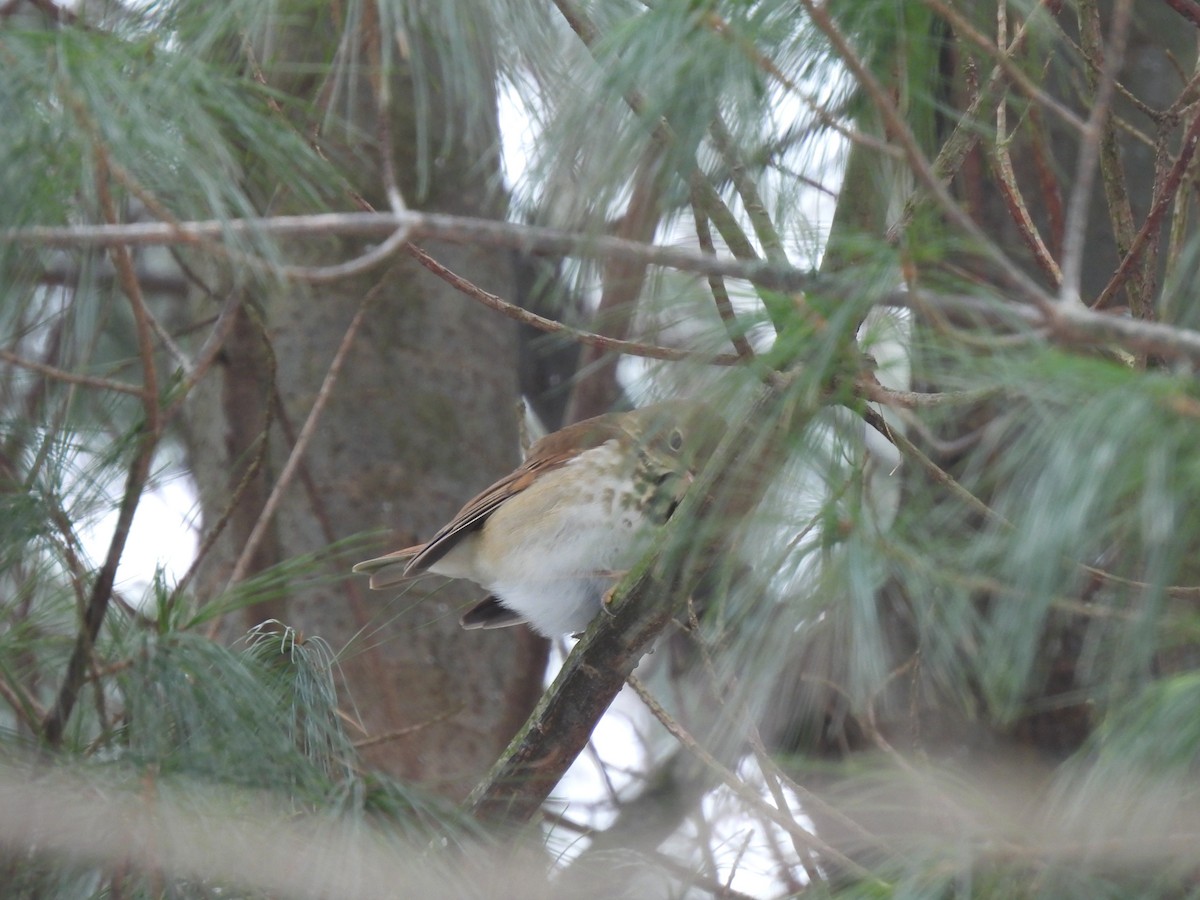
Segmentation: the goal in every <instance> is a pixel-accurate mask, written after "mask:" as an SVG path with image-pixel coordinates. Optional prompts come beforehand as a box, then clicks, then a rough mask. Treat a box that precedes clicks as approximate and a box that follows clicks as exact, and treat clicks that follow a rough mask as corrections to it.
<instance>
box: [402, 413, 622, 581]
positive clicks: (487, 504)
mask: <svg viewBox="0 0 1200 900" xmlns="http://www.w3.org/2000/svg"><path fill="white" fill-rule="evenodd" d="M622 433H623V432H622V431H621V427H620V426H619V425H617V424H616V423H615V421H614V420H613V416H612V414H611V413H610V414H609V415H604V416H597V417H596V418H594V419H587V420H585V421H583V422H579V423H576V424H575V425H568V426H567V427H566V428H563V429H561V430H559V431H556V432H554V433H553V434H548V435H546V436H545V437H544V438H542V439H541V440H540V441H538V442H537V443H536V444H534V445H533V446H532V447H530V448H529V456H528V457H526V459H525V462H523V463H522V464H521V465H520V466H519V467H517V468H516V469H515V470H514V471H512V472H511V473H509V474H508V475H505V476H504V477H503V478H501V479H500V480H499V481H497V482H496V483H495V484H493V485H492V486H491V487H489V488H487V489H485V490H484V491H482V492H481V493H479V494H477V495H476V496H474V497H472V498H471V499H470V500H468V501H467V504H466V506H464V507H463V508H462V509H460V510H459V511H458V515H456V516H455V517H454V518H453V519H451V520H450V521H449V522H447V523H446V524H445V525H443V526H442V528H441V530H440V531H438V533H437V534H435V535H434V536H433V537H432V538H430V539H429V541H428V542H426V543H425V544H423V545H421V546H420V547H413V548H409V549H411V550H414V551H416V552H415V553H414V554H413V557H412V559H411V560H410V561H409V563H408V566H407V568H406V569H405V573H406V574H410V575H411V574H413V573H414V572H419V571H421V570H423V569H427V568H429V567H430V566H431V565H433V564H434V563H436V562H437V561H438V560H439V559H441V558H442V557H443V556H445V555H446V554H447V553H449V552H450V551H451V550H452V549H453V548H454V545H455V544H457V543H458V542H459V540H461V539H462V537H463V536H464V535H466V534H467V533H468V532H470V531H471V530H472V529H475V528H478V527H479V526H481V525H482V524H483V523H484V522H485V521H486V520H487V517H488V516H490V515H491V514H492V513H493V512H495V511H496V509H497V508H498V507H499V506H500V504H502V503H503V502H504V501H505V500H507V499H509V498H510V497H512V496H514V495H516V494H519V493H521V491H523V490H525V489H526V488H527V487H529V485H531V484H532V483H533V482H534V481H535V480H536V479H537V478H538V477H539V476H540V475H543V474H545V473H546V472H549V471H552V470H554V469H557V468H560V467H562V466H564V465H566V464H567V463H568V462H570V461H571V460H572V459H574V458H575V457H576V456H578V455H579V454H580V453H581V452H583V451H584V450H590V449H592V448H593V447H599V446H600V445H601V444H603V443H604V442H605V441H607V440H610V439H612V438H616V437H619V436H620V435H621V434H622ZM398 552H399V553H404V552H405V551H403V550H401V551H398Z"/></svg>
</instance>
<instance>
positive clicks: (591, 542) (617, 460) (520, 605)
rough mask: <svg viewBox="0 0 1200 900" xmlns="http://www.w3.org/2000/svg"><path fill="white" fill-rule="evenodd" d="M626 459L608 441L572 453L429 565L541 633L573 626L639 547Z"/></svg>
mask: <svg viewBox="0 0 1200 900" xmlns="http://www.w3.org/2000/svg"><path fill="white" fill-rule="evenodd" d="M597 463H598V464H599V466H598V467H597V468H595V469H594V470H593V468H592V467H593V465H594V464H597ZM631 466H632V460H627V459H626V456H625V454H623V453H622V452H621V451H620V448H619V447H618V445H617V444H616V442H615V441H608V442H606V443H604V444H602V445H601V446H599V447H595V448H593V449H591V450H587V451H585V452H584V453H581V454H580V455H579V456H578V457H576V458H575V459H573V460H572V461H571V462H569V463H567V464H566V465H564V466H561V467H560V468H557V469H553V470H551V471H548V472H545V473H543V474H542V475H540V476H539V477H538V479H537V481H536V483H535V484H534V485H531V486H530V487H528V488H526V489H525V490H524V491H521V492H520V493H517V494H514V495H513V496H512V497H510V498H509V499H507V500H505V501H504V503H502V504H501V505H500V506H499V507H498V508H497V509H496V511H495V512H493V513H492V515H491V516H490V517H489V518H488V520H487V522H486V523H485V525H484V527H483V528H482V529H480V530H479V531H478V532H476V533H475V534H474V535H471V536H469V537H468V538H466V539H465V540H464V541H462V542H461V543H460V544H459V546H457V547H455V548H454V550H452V551H450V552H449V553H447V554H446V556H444V557H443V558H442V559H441V560H439V561H438V562H437V563H435V564H434V565H432V566H430V571H432V572H435V573H437V574H440V575H448V576H450V577H455V578H469V579H471V580H472V581H474V582H476V583H477V584H480V585H482V586H483V587H484V588H486V589H487V590H489V591H491V592H492V593H493V594H494V595H495V596H496V597H498V598H499V599H500V600H501V602H503V603H504V605H505V606H507V607H509V608H510V609H512V610H515V611H516V612H518V613H520V614H521V615H523V616H525V618H526V619H528V620H529V623H530V624H531V625H532V626H533V627H534V628H535V629H537V630H538V631H540V632H542V633H543V634H546V635H561V634H569V633H572V632H577V631H582V630H583V629H584V628H586V627H587V625H588V623H589V622H590V621H591V620H592V618H593V617H594V616H595V615H596V612H597V611H598V610H599V608H600V604H601V599H602V597H603V596H604V593H605V592H606V591H607V590H609V588H611V587H612V585H613V584H614V583H615V582H616V580H617V579H618V578H619V577H620V575H621V574H623V571H624V570H625V569H628V568H629V567H630V566H632V565H633V564H634V563H635V562H637V559H638V557H639V555H640V554H641V553H642V552H643V551H644V549H645V541H644V534H645V531H646V525H647V523H646V520H645V519H644V518H643V517H642V516H641V514H640V513H639V512H638V510H637V509H636V507H635V505H634V504H633V503H632V502H631V498H630V497H629V496H628V495H627V493H626V492H627V491H628V489H629V486H630V484H631ZM581 467H585V468H588V469H589V470H592V471H589V472H588V473H584V472H581V471H580V469H581ZM597 473H609V474H597ZM622 486H623V487H624V490H621V489H619V488H620V487H622Z"/></svg>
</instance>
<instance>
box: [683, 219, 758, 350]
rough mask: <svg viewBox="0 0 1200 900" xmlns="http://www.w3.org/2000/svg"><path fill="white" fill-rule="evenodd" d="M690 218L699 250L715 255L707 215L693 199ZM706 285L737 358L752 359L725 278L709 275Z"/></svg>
mask: <svg viewBox="0 0 1200 900" xmlns="http://www.w3.org/2000/svg"><path fill="white" fill-rule="evenodd" d="M692 220H693V222H695V225H696V239H697V240H698V241H699V243H700V249H701V251H703V252H704V253H708V254H710V255H712V256H716V255H717V251H716V247H714V246H713V239H712V231H711V229H709V227H708V216H706V215H705V214H704V210H702V209H701V208H700V204H699V203H697V202H696V200H695V199H693V200H692ZM708 287H709V290H711V291H712V295H713V303H715V304H716V306H717V315H719V316H720V317H721V322H722V323H723V324H724V326H725V333H726V334H727V335H729V341H730V343H732V344H733V349H735V350H736V351H737V355H738V358H739V359H741V360H743V361H746V362H748V361H750V360H752V359H754V348H753V347H752V346H750V341H749V340H747V339H746V334H745V331H744V330H743V329H742V325H741V323H740V322H738V319H737V313H736V312H734V309H733V304H732V303H731V302H730V300H729V291H728V290H727V289H726V288H725V279H723V278H722V277H721V276H720V275H709V276H708Z"/></svg>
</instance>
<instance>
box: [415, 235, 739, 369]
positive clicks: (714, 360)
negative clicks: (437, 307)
mask: <svg viewBox="0 0 1200 900" xmlns="http://www.w3.org/2000/svg"><path fill="white" fill-rule="evenodd" d="M405 250H406V251H407V252H408V253H409V255H411V256H412V257H414V258H415V259H416V260H417V261H418V262H419V263H420V264H421V265H423V266H424V267H425V268H427V269H428V270H429V271H430V272H433V273H434V274H435V275H437V276H438V278H441V279H442V280H443V281H445V282H446V283H447V284H449V285H450V286H451V287H453V288H455V289H456V290H458V291H461V292H462V293H464V294H466V295H467V296H468V297H471V298H473V299H475V300H478V301H479V302H480V303H482V304H484V306H487V307H488V308H489V309H494V310H496V311H497V312H499V313H503V314H504V315H506V316H508V317H509V318H510V319H514V320H516V321H518V322H521V323H523V324H525V325H531V326H533V327H534V328H537V329H539V330H541V331H546V332H550V333H554V334H562V335H564V336H565V337H569V338H570V339H571V340H573V341H578V342H579V343H581V344H587V345H588V346H593V347H599V348H600V349H603V350H606V351H609V352H612V353H624V354H627V355H629V356H643V357H646V358H648V359H662V360H670V361H679V360H693V361H696V362H704V363H709V364H711V365H718V366H732V365H736V364H737V363H738V357H737V356H734V355H732V354H729V353H721V354H716V355H715V356H704V355H701V354H697V353H693V352H691V351H688V350H676V349H675V348H673V347H660V346H657V345H655V344H642V343H639V342H637V341H622V340H618V339H617V338H610V337H605V336H604V335H602V334H595V333H594V332H591V331H580V330H579V329H578V328H572V327H571V326H570V325H564V324H563V323H562V322H559V321H557V320H555V319H547V318H545V317H544V316H539V315H538V314H537V313H533V312H530V311H529V310H527V309H524V308H523V307H520V306H517V305H515V304H512V303H509V302H508V301H507V300H504V299H502V298H500V297H497V296H496V295H495V294H492V293H489V292H488V291H485V290H484V289H483V288H481V287H478V286H477V285H475V284H473V283H471V282H470V281H468V280H467V279H465V278H463V277H462V276H461V275H458V274H456V273H454V272H452V271H450V270H449V269H447V268H446V267H445V266H443V265H442V264H441V263H440V262H438V261H437V260H436V259H434V258H433V257H432V256H430V255H429V254H428V253H426V252H425V251H424V250H422V249H421V248H420V247H418V246H417V245H416V244H409V245H408V246H407V247H406V248H405Z"/></svg>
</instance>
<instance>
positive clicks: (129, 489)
mask: <svg viewBox="0 0 1200 900" xmlns="http://www.w3.org/2000/svg"><path fill="white" fill-rule="evenodd" d="M94 150H95V154H96V192H97V196H98V198H99V201H100V208H101V212H102V213H103V215H104V218H105V221H107V222H108V223H109V224H110V225H115V224H116V223H117V211H116V205H115V204H114V203H113V198H112V195H111V193H110V192H109V187H108V180H109V172H108V160H107V154H106V152H105V150H104V147H103V145H102V144H100V143H99V142H97V143H95V144H94ZM112 256H113V263H114V265H115V266H116V269H117V275H118V278H119V280H120V282H121V288H122V290H123V291H124V292H125V295H126V297H127V298H128V300H129V306H130V309H131V310H132V313H133V321H134V326H135V331H136V334H137V344H138V352H139V355H140V357H141V363H142V378H143V389H142V409H143V414H144V416H145V419H144V421H143V422H142V425H141V427H140V429H139V431H140V434H139V435H138V441H137V443H136V445H135V449H134V454H133V459H132V460H131V461H130V464H129V473H128V475H127V476H126V478H125V492H124V495H123V497H122V498H121V506H120V510H119V512H118V514H117V523H116V526H115V527H114V528H113V536H112V540H111V541H110V542H109V545H108V554H107V556H106V557H105V560H104V565H103V566H102V567H101V569H100V572H99V574H98V575H97V576H96V581H95V583H94V584H93V585H92V592H91V595H90V597H89V598H88V603H87V606H86V607H85V608H84V611H83V622H82V623H81V626H80V629H79V633H78V634H77V635H76V638H75V646H74V648H73V649H72V651H71V657H70V659H69V660H68V662H67V671H66V674H65V675H64V677H63V683H62V686H61V687H60V688H59V691H58V696H57V698H56V700H55V702H54V706H53V707H52V708H51V710H50V712H49V713H48V714H47V715H46V717H45V718H44V719H43V721H42V736H43V738H44V740H45V741H46V743H47V744H49V745H50V746H51V747H57V746H59V744H61V743H62V738H63V733H64V730H65V729H66V724H67V720H68V719H69V718H70V716H71V712H72V710H73V709H74V708H75V701H76V700H77V699H78V698H79V690H80V688H81V687H82V686H83V683H84V680H85V679H86V678H87V670H88V666H89V664H90V662H91V658H92V649H93V647H94V646H95V643H96V638H97V636H98V635H99V634H100V627H101V626H102V625H103V624H104V617H105V614H106V613H107V612H108V604H109V602H110V601H111V600H112V594H113V585H114V584H115V582H116V577H117V567H118V566H119V565H120V563H121V556H122V554H123V553H124V552H125V543H126V541H127V540H128V539H129V531H130V528H131V527H132V526H133V516H134V513H135V512H136V511H137V507H138V502H139V501H140V500H141V497H142V491H143V490H144V489H145V486H146V482H147V480H148V479H149V477H150V465H151V462H152V460H153V458H154V451H155V448H156V447H157V446H158V441H159V438H160V437H161V434H162V416H161V411H160V409H159V405H158V371H157V369H156V367H155V362H154V334H153V330H152V328H151V326H150V316H149V312H148V311H147V309H146V302H145V298H144V297H143V296H142V290H141V286H140V285H139V284H138V280H137V274H136V272H135V271H134V267H133V257H132V255H131V254H130V252H129V248H128V247H126V246H124V245H117V246H114V247H113V248H112Z"/></svg>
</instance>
